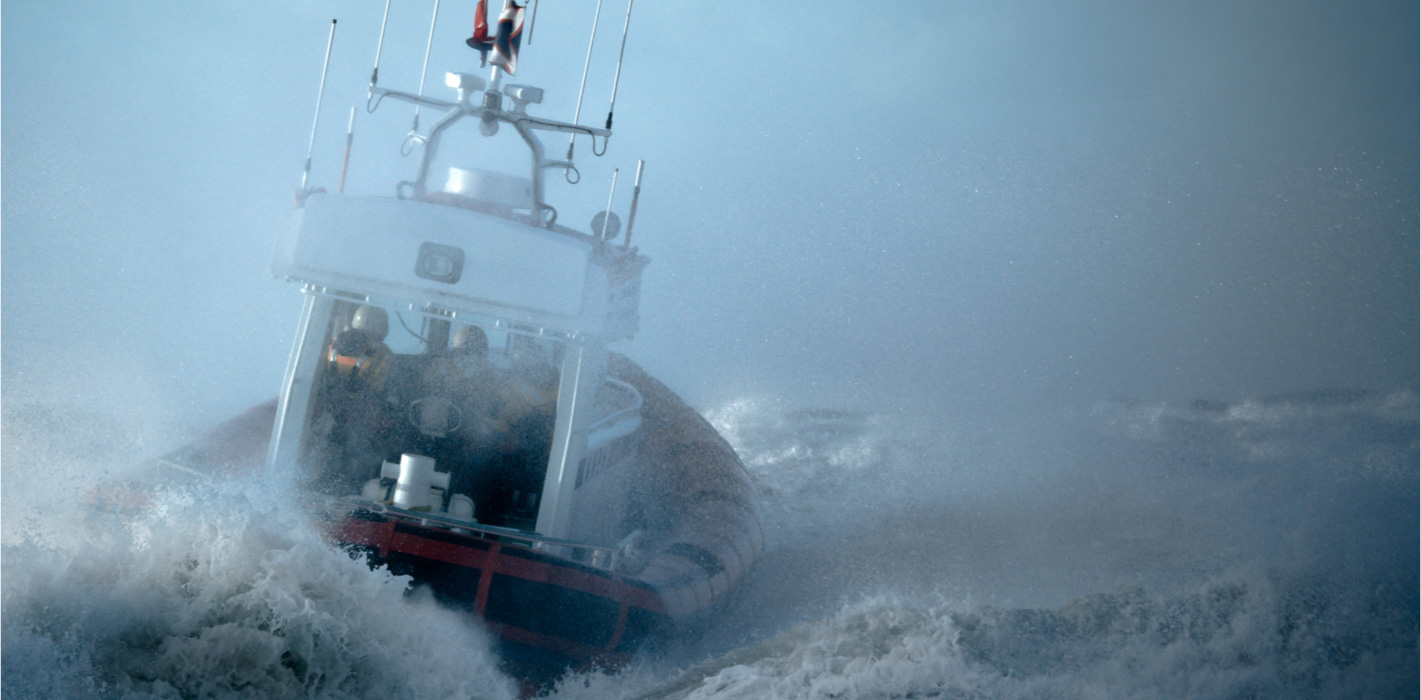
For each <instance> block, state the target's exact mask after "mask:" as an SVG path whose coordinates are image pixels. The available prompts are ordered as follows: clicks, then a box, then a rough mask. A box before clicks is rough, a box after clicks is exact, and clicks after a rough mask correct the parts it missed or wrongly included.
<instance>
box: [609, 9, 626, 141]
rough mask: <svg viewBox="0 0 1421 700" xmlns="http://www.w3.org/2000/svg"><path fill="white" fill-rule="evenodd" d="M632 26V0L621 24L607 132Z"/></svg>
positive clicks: (610, 122) (610, 124)
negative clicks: (620, 46)
mask: <svg viewBox="0 0 1421 700" xmlns="http://www.w3.org/2000/svg"><path fill="white" fill-rule="evenodd" d="M631 24H632V0H627V19H626V21H625V22H623V23H622V51H621V53H618V54H617V73H616V75H614V76H612V103H611V104H609V105H607V127H606V128H607V130H608V131H611V129H612V108H613V107H616V106H617V83H619V82H621V80H622V57H623V56H625V55H627V28H628V27H630V26H631Z"/></svg>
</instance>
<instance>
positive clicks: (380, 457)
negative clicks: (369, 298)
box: [318, 306, 398, 493]
mask: <svg viewBox="0 0 1421 700" xmlns="http://www.w3.org/2000/svg"><path fill="white" fill-rule="evenodd" d="M388 333H389V316H388V314H386V312H385V310H384V309H381V308H377V307H373V306H361V307H359V308H357V309H356V310H355V313H354V314H353V315H352V316H351V319H350V322H349V324H347V325H346V327H345V328H343V329H342V330H341V331H340V332H339V333H337V334H336V337H335V340H334V341H333V342H332V343H331V347H330V349H329V350H328V351H327V360H328V362H329V369H330V371H329V372H328V373H327V375H326V376H327V384H326V387H327V389H326V392H325V395H326V398H327V403H326V413H325V415H326V416H327V418H326V419H324V420H325V421H327V422H328V426H327V429H326V430H324V431H322V432H325V433H326V435H327V439H326V441H325V442H326V443H327V445H328V447H327V448H325V451H326V454H327V456H326V458H325V459H326V462H327V464H326V468H325V469H324V470H323V471H324V474H325V476H324V477H323V479H324V480H325V481H327V482H328V483H326V484H322V485H320V486H322V487H323V488H325V489H329V490H330V491H331V492H333V493H347V492H350V491H352V490H358V489H359V485H360V484H362V483H364V481H365V479H368V478H370V477H371V476H372V475H373V474H378V473H379V469H380V463H381V462H382V461H384V460H385V459H388V458H390V457H391V456H392V455H394V454H396V453H395V451H394V449H393V448H395V447H396V445H395V443H396V442H397V439H396V435H395V434H396V432H397V427H396V426H397V422H396V421H395V419H394V417H393V411H392V406H394V405H395V404H396V403H397V400H396V397H395V396H394V395H393V393H392V391H393V388H394V382H392V381H391V379H390V375H391V370H392V367H393V365H394V359H393V358H394V353H393V352H391V351H390V348H389V346H387V345H385V337H386V336H387V335H388ZM318 430H320V429H319V428H318ZM395 458H396V459H398V456H396V457H395Z"/></svg>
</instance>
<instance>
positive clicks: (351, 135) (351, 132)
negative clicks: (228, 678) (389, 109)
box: [337, 107, 641, 206]
mask: <svg viewBox="0 0 1421 700" xmlns="http://www.w3.org/2000/svg"><path fill="white" fill-rule="evenodd" d="M354 140H355V108H354V107H351V108H350V124H347V125H346V127H345V158H344V159H343V160H341V162H340V189H339V190H337V193H339V194H345V171H346V169H347V168H349V167H350V144H351V142H353V141H354ZM637 173H638V176H637V182H641V176H640V173H641V168H640V167H638V168H637ZM632 202H633V206H635V202H636V200H632Z"/></svg>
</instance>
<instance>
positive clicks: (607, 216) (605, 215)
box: [598, 168, 621, 241]
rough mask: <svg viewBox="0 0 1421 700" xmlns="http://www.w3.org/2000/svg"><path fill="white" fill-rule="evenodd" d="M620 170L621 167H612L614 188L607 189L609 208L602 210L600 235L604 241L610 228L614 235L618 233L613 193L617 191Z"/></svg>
mask: <svg viewBox="0 0 1421 700" xmlns="http://www.w3.org/2000/svg"><path fill="white" fill-rule="evenodd" d="M619 172H621V168H612V189H610V190H608V191H607V209H606V211H603V212H602V225H601V226H600V227H599V228H601V229H602V231H601V232H600V233H599V234H598V235H599V236H600V237H601V238H602V240H604V241H605V240H607V231H608V230H610V231H611V232H612V235H613V236H615V235H617V229H615V228H613V227H612V222H613V219H612V195H614V194H616V193H617V173H619Z"/></svg>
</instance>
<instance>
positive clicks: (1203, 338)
mask: <svg viewBox="0 0 1421 700" xmlns="http://www.w3.org/2000/svg"><path fill="white" fill-rule="evenodd" d="M429 4H430V5H432V3H429ZM465 4H467V5H470V6H472V3H471V2H470V3H465ZM592 4H593V3H591V2H588V3H578V4H577V5H576V6H573V4H572V3H559V2H547V3H544V6H543V7H542V8H540V13H539V18H538V25H537V27H536V33H535V35H534V37H535V38H534V42H533V44H532V45H531V46H527V47H525V48H524V51H523V58H522V66H521V69H520V75H519V78H520V80H525V81H527V82H532V83H534V84H538V85H541V86H543V87H545V88H547V90H548V92H549V96H548V100H547V102H546V103H545V105H544V110H543V111H542V112H541V113H544V114H549V115H550V116H556V117H559V118H563V119H566V118H569V117H570V116H571V111H572V107H573V101H574V100H575V91H576V89H577V79H578V77H579V72H580V68H581V58H582V52H583V51H584V50H585V48H586V43H585V42H586V34H585V27H586V25H587V23H588V21H589V20H590V16H591V7H592ZM584 5H585V7H584ZM624 7H625V6H624V5H617V4H614V3H608V5H607V7H606V8H605V9H604V17H603V25H602V26H603V33H602V34H600V35H599V38H598V42H599V44H598V60H597V61H596V62H595V63H594V69H593V71H594V72H593V77H592V79H591V80H590V81H589V90H588V102H587V105H588V106H586V107H584V113H583V115H584V116H583V121H584V123H600V121H601V120H602V119H603V118H604V116H605V109H606V99H607V94H608V92H609V90H610V79H611V72H612V62H613V60H614V58H615V47H616V42H617V36H616V35H617V33H618V30H619V29H620V24H621V13H622V11H623V10H624ZM382 9H383V3H380V2H376V1H375V0H368V1H366V2H360V3H348V2H296V3H215V4H214V3H199V4H195V5H194V4H192V3H178V2H151V3H128V4H123V3H100V2H78V1H68V2H54V3H34V2H30V3H13V2H12V3H7V4H6V6H5V7H4V14H3V20H4V21H3V24H2V25H0V27H3V44H0V48H2V50H3V64H0V65H3V71H4V72H3V80H0V90H3V102H4V105H5V109H4V113H3V208H0V225H3V239H0V244H2V245H3V257H0V260H3V278H2V279H3V316H0V323H3V339H4V341H3V362H4V364H3V368H4V376H3V379H4V382H5V389H6V393H7V396H11V397H13V396H17V395H21V394H24V393H27V392H31V391H59V392H63V393H64V394H65V395H67V396H73V397H76V398H80V400H85V401H108V402H112V403H114V404H122V403H123V402H124V401H126V400H129V399H128V397H132V396H134V395H139V394H141V395H142V396H143V397H144V400H145V401H151V402H155V403H158V404H162V405H163V406H164V407H165V410H167V411H169V412H171V413H180V414H183V415H185V416H187V417H188V419H189V420H191V421H194V422H201V421H203V420H206V419H209V418H210V419H216V418H217V417H219V416H221V415H224V414H225V413H230V412H232V411H235V410H237V409H239V408H241V407H242V406H243V405H245V404H248V403H252V402H255V401H257V400H260V399H262V398H264V397H266V396H269V395H271V394H273V393H274V392H275V391H276V390H277V388H278V384H279V381H280V374H281V371H282V368H283V366H284V362H285V357H286V345H287V343H289V341H290V334H291V332H292V330H293V328H294V325H295V321H296V313H297V310H298V308H299V298H298V297H299V295H298V294H297V293H296V291H295V290H294V289H293V288H291V287H288V286H286V285H282V284H280V283H277V282H275V281H272V280H270V279H269V278H268V277H267V276H266V272H265V269H266V258H267V255H268V252H269V250H270V244H271V240H272V231H273V229H274V228H275V227H277V226H280V225H281V222H282V217H283V216H284V215H285V213H286V211H287V210H288V209H289V207H290V195H291V191H292V190H293V189H294V188H295V187H296V185H297V184H298V182H299V176H300V167H301V164H302V160H303V158H304V151H305V145H306V138H307V135H308V129H309V126H310V118H311V110H312V108H313V106H314V102H315V90H316V84H317V81H318V80H319V74H320V67H321V66H320V61H321V56H322V52H323V50H324V43H325V38H326V31H327V29H328V26H329V20H330V18H332V17H337V18H339V19H340V20H341V23H340V33H339V34H338V36H337V40H336V50H335V53H334V57H333V60H332V68H331V81H332V82H331V85H330V86H329V87H328V88H327V104H326V111H325V112H324V113H323V116H322V123H321V130H322V131H321V135H320V142H319V144H318V150H317V154H316V172H315V180H316V183H317V184H323V185H325V186H327V187H332V188H333V187H334V184H335V179H336V176H337V172H338V168H339V149H340V144H341V142H342V139H343V131H344V126H345V122H346V118H347V110H348V109H349V107H350V106H352V105H356V104H360V103H363V95H364V82H365V78H366V76H368V74H369V69H370V63H371V61H372V59H373V55H374V45H375V38H376V33H377V31H378V25H379V20H380V13H381V11H382ZM428 11H429V7H428V6H426V5H425V4H411V3H396V9H395V11H394V12H392V19H391V32H392V35H391V38H390V39H387V45H386V48H385V50H386V62H385V64H384V65H382V73H381V77H382V83H383V84H387V85H390V86H395V87H405V88H409V89H413V87H414V86H415V85H416V83H417V80H418V70H419V62H420V60H421V58H422V50H423V40H424V36H425V32H426V31H427V27H428V25H427V23H428ZM470 13H471V10H470V8H468V7H462V6H461V5H460V4H459V3H444V5H443V8H442V14H441V20H440V32H439V36H440V38H439V41H440V49H439V50H438V51H436V54H435V57H434V58H433V59H431V71H430V75H431V78H430V83H429V84H430V88H429V90H430V91H431V92H435V91H438V90H442V89H443V88H442V85H441V82H442V81H441V80H440V79H439V78H440V76H441V75H442V73H443V71H444V70H448V69H456V68H461V67H464V68H466V67H467V64H465V65H464V66H459V65H456V64H455V63H454V61H468V60H469V59H470V56H472V53H471V52H469V51H468V50H467V49H465V48H463V47H462V44H461V42H459V38H460V37H462V36H464V35H466V34H467V32H468V29H469V24H470V20H469V19H468V18H469V17H470V16H471V14H470ZM1416 27H1417V8H1416V5H1415V3H1405V2H1361V3H1347V4H1343V3H1322V2H1243V3H1239V2H1182V1H1181V2H1166V3H1138V2H1125V1H1123V0H1121V1H1116V2H1110V1H1104V0H1096V1H1092V2H1078V3H1060V2H1046V1H1044V0H1042V1H1037V2H964V3H902V4H897V5H882V4H871V3H847V2H830V3H825V2H786V3H773V4H748V3H712V2H687V3H650V2H646V3H641V4H639V5H638V6H637V10H636V14H635V15H634V16H633V19H632V34H631V38H630V41H629V44H628V48H627V65H626V68H625V69H624V72H623V76H622V84H621V87H620V92H619V97H618V104H617V115H616V127H617V135H616V136H615V137H614V138H613V140H612V149H611V151H610V152H609V154H608V156H607V157H606V158H602V159H594V158H590V157H588V155H589V154H587V153H585V151H584V152H583V153H582V156H583V157H582V160H581V163H582V164H583V166H584V173H585V175H586V178H587V179H586V180H585V181H584V183H583V184H582V185H579V186H578V188H576V189H572V188H563V189H562V190H557V191H555V192H553V194H552V196H553V197H555V198H556V197H563V198H564V199H563V201H565V202H567V204H566V205H564V207H565V208H564V209H563V210H564V212H565V215H566V216H567V217H569V218H568V219H567V220H568V221H572V222H575V223H580V222H582V221H585V220H586V219H587V218H588V217H589V216H590V213H591V211H593V210H595V208H596V207H597V206H598V205H597V204H596V202H598V201H605V196H606V182H607V179H608V178H609V177H610V171H611V168H612V167H614V166H620V167H622V168H623V169H624V171H625V170H627V169H630V168H631V167H634V164H635V161H636V159H637V158H645V159H646V160H647V161H648V165H647V181H646V185H645V187H644V191H643V199H642V202H641V207H640V210H639V213H638V220H637V230H636V238H637V241H636V242H637V243H638V244H639V245H640V246H642V248H643V250H644V252H646V253H647V254H648V255H649V256H651V258H652V260H653V262H652V266H651V267H650V268H649V269H648V271H647V276H646V284H645V289H644V292H645V295H646V296H645V301H644V304H643V317H644V321H643V332H642V334H641V335H640V336H639V338H638V339H637V340H635V341H634V342H633V343H632V344H630V345H629V346H628V347H627V348H625V349H626V350H627V351H628V352H629V353H630V354H631V355H633V356H634V357H637V358H639V359H641V360H643V361H644V362H645V364H647V365H648V366H649V367H650V368H651V369H652V370H653V371H654V372H655V373H656V374H658V375H659V376H662V377H663V378H664V379H666V380H668V382H669V383H671V384H672V385H673V387H675V388H677V389H680V390H683V391H684V392H686V393H687V394H688V395H690V397H691V398H692V399H693V400H696V401H698V402H713V401H719V400H723V399H728V398H733V397H736V396H738V395H762V396H769V397H773V398H775V399H778V400H782V401H785V402H786V403H787V404H789V405H816V406H840V405H843V406H866V407H874V408H883V407H886V406H891V405H898V404H901V403H902V402H903V401H904V399H907V400H908V402H909V403H911V404H913V405H915V406H927V407H935V406H947V405H953V404H962V403H971V404H978V405H985V404H994V405H999V406H1004V407H1009V406H1011V405H1012V404H1013V403H1015V402H1020V401H1029V402H1032V403H1033V404H1034V403H1035V402H1038V401H1049V402H1052V403H1053V404H1057V405H1059V404H1066V405H1070V404H1085V403H1088V402H1090V401H1092V400H1094V399H1097V398H1104V397H1132V398H1143V399H1155V398H1170V399H1192V398H1196V397H1221V398H1239V397H1244V396H1254V395H1258V394H1263V393H1269V392H1279V391H1290V390H1305V389H1311V388H1317V387H1322V386H1328V387H1331V386H1344V387H1362V388H1379V389H1389V388H1393V387H1398V386H1414V385H1415V384H1416V383H1417V336H1418V328H1417V318H1418V302H1417V296H1418V286H1421V284H1419V283H1418V275H1417V260H1418V243H1417V242H1418V237H1417V187H1418V181H1417V154H1418V144H1417V133H1418V116H1417V104H1418V89H1417V86H1418V71H1417V32H1416ZM409 119H410V115H409V112H408V110H406V109H404V108H403V107H400V106H396V105H384V106H382V107H381V109H380V111H378V112H377V113H376V114H375V115H373V116H367V115H365V114H364V113H363V111H362V114H361V116H360V117H359V121H358V122H357V130H358V131H357V137H356V139H357V141H356V149H357V153H356V156H355V158H354V159H353V161H352V165H351V169H352V173H351V189H352V190H353V191H357V192H370V193H376V192H378V193H385V192H387V191H388V187H390V186H391V183H392V182H393V180H394V179H396V177H406V176H407V175H406V174H405V172H406V171H407V170H408V169H409V168H412V163H411V161H408V160H401V159H399V157H398V155H397V149H398V138H399V135H400V134H401V133H402V129H404V128H406V127H407V123H408V121H409ZM386 168H397V169H398V168H403V169H405V170H401V171H399V173H398V174H390V175H387V174H385V173H383V172H381V171H382V170H384V169H386ZM619 192H620V193H621V196H619V198H618V199H619V204H618V206H619V208H621V209H622V210H623V211H625V207H626V204H627V199H626V196H627V195H629V188H628V187H626V186H625V180H624V185H623V186H622V187H621V188H619ZM554 201H555V203H556V202H557V201H558V200H556V199H555V200H554ZM17 392H19V393H17Z"/></svg>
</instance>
